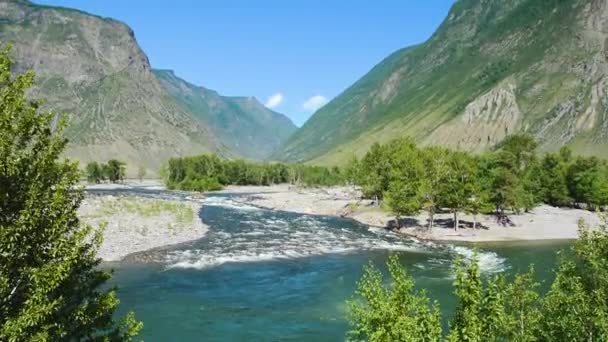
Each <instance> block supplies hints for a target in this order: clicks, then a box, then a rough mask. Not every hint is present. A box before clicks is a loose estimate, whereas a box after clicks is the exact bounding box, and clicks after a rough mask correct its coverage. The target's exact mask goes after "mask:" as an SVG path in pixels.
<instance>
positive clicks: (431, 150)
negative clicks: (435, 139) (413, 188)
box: [420, 146, 449, 230]
mask: <svg viewBox="0 0 608 342" xmlns="http://www.w3.org/2000/svg"><path fill="white" fill-rule="evenodd" d="M420 153H421V156H422V163H423V170H424V174H423V176H422V179H421V185H420V189H421V190H420V194H421V203H422V208H423V209H424V210H426V211H427V212H428V214H429V223H428V230H431V229H433V224H434V222H435V212H436V210H437V207H438V205H439V204H440V202H441V196H442V195H443V185H445V183H446V179H447V177H448V174H449V166H448V160H449V151H448V150H446V149H445V148H442V147H437V146H433V147H427V148H425V149H423V150H421V152H420Z"/></svg>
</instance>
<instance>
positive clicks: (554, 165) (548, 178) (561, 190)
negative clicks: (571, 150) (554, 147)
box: [541, 152, 572, 207]
mask: <svg viewBox="0 0 608 342" xmlns="http://www.w3.org/2000/svg"><path fill="white" fill-rule="evenodd" d="M564 153H566V152H564ZM565 163H566V161H564V160H563V159H562V158H561V157H560V155H557V154H554V153H548V154H546V155H545V156H544V157H543V160H542V166H541V173H542V177H541V184H542V198H543V201H544V202H545V203H547V204H550V205H552V206H556V207H558V206H566V205H569V204H570V203H571V202H572V198H570V194H569V192H568V184H567V183H566V167H567V166H566V164H565Z"/></svg>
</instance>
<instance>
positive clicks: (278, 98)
mask: <svg viewBox="0 0 608 342" xmlns="http://www.w3.org/2000/svg"><path fill="white" fill-rule="evenodd" d="M282 102H283V94H281V93H276V94H274V95H272V96H271V97H269V98H268V100H266V107H268V108H270V109H272V108H276V107H277V106H278V105H280V104H281V103H282Z"/></svg>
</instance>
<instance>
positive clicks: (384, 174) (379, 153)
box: [360, 141, 401, 201]
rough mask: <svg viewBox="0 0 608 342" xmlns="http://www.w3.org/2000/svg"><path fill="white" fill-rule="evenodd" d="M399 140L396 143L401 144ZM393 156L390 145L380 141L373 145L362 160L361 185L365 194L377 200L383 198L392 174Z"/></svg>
mask: <svg viewBox="0 0 608 342" xmlns="http://www.w3.org/2000/svg"><path fill="white" fill-rule="evenodd" d="M400 143H401V142H399V141H397V142H395V144H400ZM391 157H392V155H391V154H390V153H389V150H388V147H387V146H385V145H380V144H378V143H376V144H374V145H372V147H371V149H370V150H369V152H368V153H367V154H366V155H365V157H363V159H362V160H361V177H360V185H361V187H362V190H363V194H364V196H366V197H368V198H374V199H376V200H377V201H380V200H382V199H383V196H384V193H385V192H386V190H388V186H389V179H390V174H391Z"/></svg>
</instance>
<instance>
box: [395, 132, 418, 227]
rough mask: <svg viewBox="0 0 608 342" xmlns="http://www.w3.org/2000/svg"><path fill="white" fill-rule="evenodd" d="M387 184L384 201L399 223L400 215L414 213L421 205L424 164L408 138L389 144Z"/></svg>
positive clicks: (398, 223)
mask: <svg viewBox="0 0 608 342" xmlns="http://www.w3.org/2000/svg"><path fill="white" fill-rule="evenodd" d="M391 160H392V161H391V170H390V178H389V182H388V184H389V186H388V189H387V191H386V192H385V197H386V203H387V204H388V207H389V208H390V209H391V211H392V212H393V213H394V214H395V216H396V217H397V225H398V226H400V225H401V217H402V216H408V215H416V214H417V213H418V212H419V211H420V209H421V207H422V193H421V187H422V177H423V176H424V165H423V163H422V159H421V157H420V151H419V150H418V149H416V145H414V143H413V142H412V141H410V140H401V141H398V142H394V143H393V144H392V146H391Z"/></svg>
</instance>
